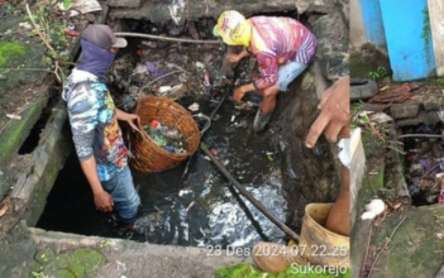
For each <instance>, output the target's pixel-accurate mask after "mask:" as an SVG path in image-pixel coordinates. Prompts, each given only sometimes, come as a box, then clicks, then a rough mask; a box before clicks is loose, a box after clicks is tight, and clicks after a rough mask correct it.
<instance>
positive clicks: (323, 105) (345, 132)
mask: <svg viewBox="0 0 444 278" xmlns="http://www.w3.org/2000/svg"><path fill="white" fill-rule="evenodd" d="M318 109H320V110H321V113H320V114H319V116H318V118H317V119H316V120H315V122H314V123H313V124H312V126H311V128H310V131H309V132H308V135H307V138H306V139H305V145H306V146H307V148H313V147H314V146H315V145H316V142H317V141H318V139H319V136H320V135H321V134H322V133H324V135H325V137H326V138H327V140H328V141H330V142H336V141H337V140H338V137H348V136H350V77H349V76H346V77H343V78H341V79H339V80H338V81H336V82H335V83H334V84H333V85H332V86H331V87H330V88H328V89H327V91H325V93H324V94H323V95H322V98H321V102H320V104H319V106H318Z"/></svg>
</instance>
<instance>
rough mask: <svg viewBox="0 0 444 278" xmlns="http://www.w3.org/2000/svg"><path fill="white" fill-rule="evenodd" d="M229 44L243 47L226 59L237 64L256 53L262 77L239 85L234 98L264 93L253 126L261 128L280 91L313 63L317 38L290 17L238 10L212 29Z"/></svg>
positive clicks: (224, 13) (257, 130)
mask: <svg viewBox="0 0 444 278" xmlns="http://www.w3.org/2000/svg"><path fill="white" fill-rule="evenodd" d="M213 34H214V35H215V36H217V37H222V40H223V41H224V43H226V44H227V45H230V46H243V47H244V49H243V50H242V52H240V53H238V54H235V53H227V55H226V56H225V59H226V60H227V61H228V62H229V63H232V64H235V63H238V62H239V61H240V60H242V59H243V58H245V57H247V56H249V55H250V53H251V54H254V55H255V56H256V59H257V62H258V64H259V69H260V72H261V77H260V78H259V79H256V80H255V81H254V82H252V83H250V84H246V85H243V86H240V87H238V88H236V90H235V91H234V94H233V98H234V100H235V101H236V102H240V101H241V100H242V98H243V97H244V95H245V94H246V93H248V92H251V91H257V92H258V93H259V94H260V95H262V102H261V104H260V109H259V110H258V112H257V113H256V117H255V119H254V123H253V128H254V130H255V131H256V132H259V131H262V130H263V129H264V128H265V127H266V126H267V124H268V122H269V121H270V119H271V115H272V113H273V111H274V109H275V108H276V97H277V95H278V92H279V91H287V89H288V85H289V84H290V83H291V82H292V81H293V80H294V79H295V78H296V77H298V76H299V75H300V74H301V73H302V72H303V71H304V70H305V69H306V68H307V65H308V64H309V63H310V61H311V59H312V57H313V56H314V54H315V52H316V46H317V40H316V38H315V36H314V35H313V33H311V32H310V31H309V30H308V29H307V27H305V26H304V25H302V24H301V23H300V22H298V21H296V20H294V19H292V18H288V17H268V16H254V17H251V18H249V19H246V18H245V17H244V16H243V15H242V14H240V13H239V12H237V11H225V12H223V13H222V14H221V15H220V16H219V18H218V20H217V24H216V26H215V27H214V29H213Z"/></svg>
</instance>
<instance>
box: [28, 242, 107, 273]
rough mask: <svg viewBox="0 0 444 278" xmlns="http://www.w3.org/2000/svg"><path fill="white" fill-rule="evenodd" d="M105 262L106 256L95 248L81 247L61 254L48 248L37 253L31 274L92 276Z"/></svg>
mask: <svg viewBox="0 0 444 278" xmlns="http://www.w3.org/2000/svg"><path fill="white" fill-rule="evenodd" d="M104 263H105V257H104V256H103V255H102V254H101V253H99V252H98V251H96V250H94V249H89V248H80V249H76V250H73V251H69V252H65V253H61V254H59V255H56V254H55V253H54V252H53V251H52V250H50V249H47V250H44V251H42V252H40V253H38V254H37V256H36V258H35V263H34V266H33V271H32V273H31V275H32V277H46V276H49V277H57V278H82V277H88V276H91V275H92V274H93V273H95V271H96V270H97V269H98V268H99V267H100V266H101V265H103V264H104ZM45 275H46V276H45Z"/></svg>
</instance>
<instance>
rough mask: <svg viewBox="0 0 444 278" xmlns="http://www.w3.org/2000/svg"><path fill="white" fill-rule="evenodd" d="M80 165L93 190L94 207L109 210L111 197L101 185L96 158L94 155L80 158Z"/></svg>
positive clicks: (111, 201) (111, 205) (111, 207)
mask: <svg viewBox="0 0 444 278" xmlns="http://www.w3.org/2000/svg"><path fill="white" fill-rule="evenodd" d="M80 166H81V168H82V171H83V173H84V174H85V176H86V179H87V180H88V183H89V185H90V187H91V190H92V192H93V196H94V204H95V205H96V208H97V209H98V210H100V211H103V212H111V211H112V210H113V205H114V203H113V199H112V197H111V195H110V194H109V193H108V192H106V191H105V190H104V189H103V187H102V183H101V182H100V180H99V177H98V175H97V169H96V159H95V158H94V156H91V157H90V158H88V159H86V160H81V161H80Z"/></svg>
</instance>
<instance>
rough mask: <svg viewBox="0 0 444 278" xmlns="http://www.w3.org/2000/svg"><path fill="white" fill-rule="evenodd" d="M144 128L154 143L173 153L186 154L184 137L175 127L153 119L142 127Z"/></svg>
mask: <svg viewBox="0 0 444 278" xmlns="http://www.w3.org/2000/svg"><path fill="white" fill-rule="evenodd" d="M144 130H145V132H146V133H147V134H148V136H149V137H150V138H151V139H153V141H154V142H155V143H156V145H158V146H160V147H162V148H163V149H165V150H166V151H168V152H170V153H175V154H186V152H187V151H186V146H185V144H186V143H185V142H186V141H185V138H184V137H183V135H182V133H180V131H179V130H177V129H176V128H174V127H169V126H166V125H163V124H161V123H160V122H159V121H156V120H153V121H151V123H150V124H149V125H146V126H145V127H144Z"/></svg>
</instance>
